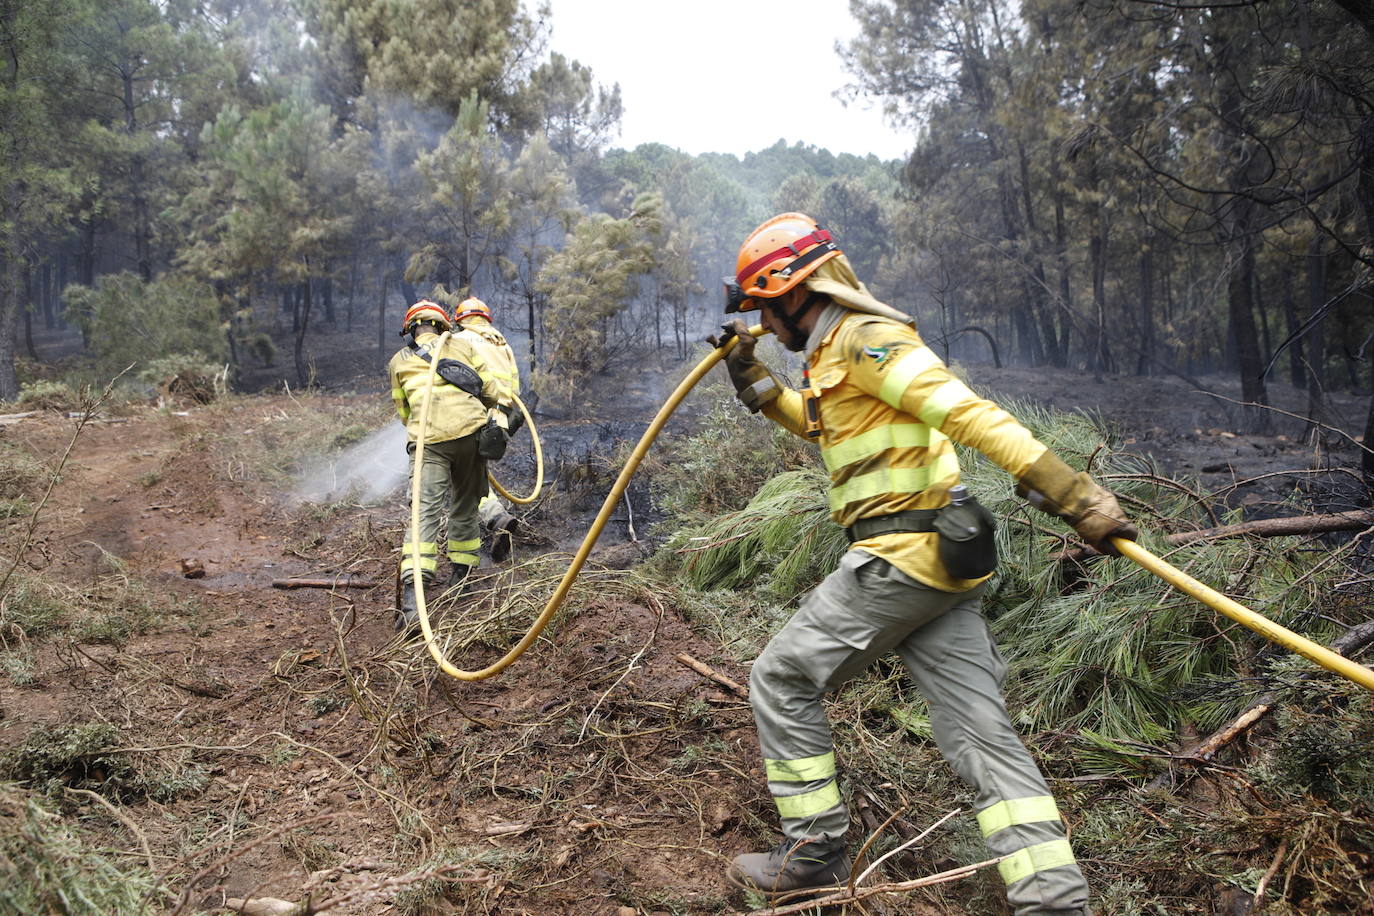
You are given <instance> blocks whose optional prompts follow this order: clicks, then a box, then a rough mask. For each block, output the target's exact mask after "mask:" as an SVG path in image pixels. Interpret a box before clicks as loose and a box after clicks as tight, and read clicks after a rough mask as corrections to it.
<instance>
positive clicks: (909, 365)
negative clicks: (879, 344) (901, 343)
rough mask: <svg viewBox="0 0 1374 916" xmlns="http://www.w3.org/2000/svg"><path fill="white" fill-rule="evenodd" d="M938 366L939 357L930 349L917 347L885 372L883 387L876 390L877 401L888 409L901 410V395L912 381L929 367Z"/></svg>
mask: <svg viewBox="0 0 1374 916" xmlns="http://www.w3.org/2000/svg"><path fill="white" fill-rule="evenodd" d="M938 365H940V357H938V356H936V355H935V351H934V350H932V349H930V347H917V348H916V349H915V350H912V351H911V352H910V353H908V354H907V355H906V356H903V357H902V358H901V359H899V360H897V364H896V365H894V366H893V367H892V368H891V369H889V370H887V378H885V379H883V387H882V388H880V389H878V399H879V400H881V401H882V402H883V403H884V404H886V405H887V406H888V407H895V408H897V409H898V410H901V409H902V393H903V392H905V391H906V389H907V386H909V385H910V384H911V381H912V379H914V378H916V376H918V375H920V374H921V373H922V372H925V371H926V370H927V369H929V368H930V367H932V366H938Z"/></svg>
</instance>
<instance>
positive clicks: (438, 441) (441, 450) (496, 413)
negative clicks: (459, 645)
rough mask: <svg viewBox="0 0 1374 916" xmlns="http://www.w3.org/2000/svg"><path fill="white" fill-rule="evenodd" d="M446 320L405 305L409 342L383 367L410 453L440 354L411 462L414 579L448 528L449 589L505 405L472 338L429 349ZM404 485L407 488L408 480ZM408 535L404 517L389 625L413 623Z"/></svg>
mask: <svg viewBox="0 0 1374 916" xmlns="http://www.w3.org/2000/svg"><path fill="white" fill-rule="evenodd" d="M451 327H452V325H451V324H450V322H449V318H448V313H447V312H446V311H444V309H443V308H442V307H441V306H439V305H438V304H437V303H434V302H431V301H429V300H428V299H421V300H420V301H419V302H417V303H415V304H414V305H413V306H411V307H410V309H409V310H408V311H407V312H406V315H405V320H404V321H403V323H402V326H401V334H402V335H409V336H410V343H409V345H407V346H405V347H402V348H401V349H400V350H398V351H397V352H396V355H395V356H393V357H392V358H391V362H390V364H388V366H387V372H388V374H389V375H390V378H391V397H392V400H394V401H395V402H396V412H397V413H398V414H400V416H401V422H403V423H405V425H406V437H407V443H406V450H407V451H408V452H409V453H410V454H411V455H414V454H415V442H416V439H417V438H418V437H419V435H420V428H419V427H420V414H421V410H422V408H423V407H424V399H425V392H426V386H427V384H428V378H429V371H430V361H431V360H435V359H437V360H438V361H439V365H438V367H437V370H436V376H435V379H434V389H433V394H432V397H433V401H432V402H431V404H430V408H429V417H428V419H429V428H428V430H427V432H426V435H425V453H424V460H423V463H422V465H421V467H420V468H419V469H418V473H419V474H420V531H419V534H418V537H419V541H420V581H421V583H422V585H428V584H429V583H430V582H432V581H433V580H434V578H435V577H436V575H437V574H438V564H439V557H438V539H439V537H440V536H442V535H443V534H444V533H445V531H447V533H448V545H447V547H448V558H449V560H450V561H451V562H452V564H453V568H452V571H451V572H450V574H449V580H448V581H449V587H450V588H451V587H453V586H456V585H458V584H460V583H461V582H462V581H463V579H465V578H466V577H467V575H468V573H469V572H470V571H471V570H472V568H473V567H474V566H476V565H477V564H478V561H479V556H478V550H479V548H480V547H481V543H482V542H481V530H480V526H479V522H478V518H477V502H478V500H480V499H481V498H482V495H483V494H484V493H486V492H487V461H489V460H496V459H498V458H500V457H501V456H502V455H503V454H504V453H505V447H506V439H507V432H506V412H507V410H508V409H509V408H510V406H511V404H512V401H511V396H510V389H509V387H508V386H507V385H506V384H505V383H504V382H503V381H502V380H501V379H500V378H499V377H497V376H496V375H495V374H493V373H492V372H491V370H490V369H489V368H488V367H487V365H486V363H485V361H484V360H483V359H482V357H481V355H480V354H479V353H477V351H476V350H475V349H474V348H473V346H472V344H471V343H469V342H468V341H465V340H460V339H458V338H456V337H451V338H449V340H447V341H446V342H445V344H444V347H443V348H442V352H439V353H435V352H434V350H435V345H436V344H437V343H438V342H439V335H440V334H442V333H443V332H444V331H447V330H450V328H451ZM410 472H411V475H412V478H411V479H412V482H413V480H414V477H413V475H414V474H415V473H417V470H416V468H415V466H414V462H413V461H412V462H411V469H410ZM406 492H407V494H410V493H412V492H413V484H412V486H411V487H407V489H406ZM407 517H409V516H407ZM413 536H416V535H415V533H414V532H412V531H411V529H410V525H409V524H407V526H406V534H405V541H404V542H403V543H402V545H401V607H400V609H399V613H398V614H397V615H396V629H397V630H400V631H402V632H409V631H412V630H413V629H414V628H415V627H416V626H417V625H418V624H419V617H418V614H417V612H416V609H415V569H414V563H415V560H414V556H413V552H412V548H411V539H412V537H413Z"/></svg>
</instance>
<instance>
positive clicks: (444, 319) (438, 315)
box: [401, 299, 453, 334]
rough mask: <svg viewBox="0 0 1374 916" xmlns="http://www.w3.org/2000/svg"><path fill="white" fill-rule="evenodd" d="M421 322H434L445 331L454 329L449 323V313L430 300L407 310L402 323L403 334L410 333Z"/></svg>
mask: <svg viewBox="0 0 1374 916" xmlns="http://www.w3.org/2000/svg"><path fill="white" fill-rule="evenodd" d="M421 321H432V322H434V323H435V324H437V325H438V326H439V327H441V328H443V329H444V330H445V331H447V330H449V329H451V328H452V327H453V325H452V324H451V323H449V320H448V312H446V311H444V307H443V306H442V305H440V304H439V303H437V302H431V301H430V300H428V299H421V300H420V301H419V302H417V303H415V304H414V305H412V306H411V307H410V308H409V309H407V310H406V317H405V320H404V321H402V322H401V333H402V334H407V333H409V332H410V329H411V328H412V327H414V326H415V325H417V324H419V323H420V322H421Z"/></svg>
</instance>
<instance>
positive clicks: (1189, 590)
mask: <svg viewBox="0 0 1374 916" xmlns="http://www.w3.org/2000/svg"><path fill="white" fill-rule="evenodd" d="M1112 546H1113V547H1115V548H1116V549H1117V550H1118V551H1119V552H1120V553H1121V555H1122V556H1123V557H1127V558H1129V559H1130V560H1132V561H1133V562H1135V563H1136V564H1138V565H1139V566H1141V567H1143V568H1144V569H1145V570H1147V571H1149V572H1151V573H1153V574H1154V575H1156V576H1158V577H1159V578H1161V579H1163V580H1164V581H1165V582H1167V583H1169V584H1170V585H1172V586H1173V587H1174V588H1176V589H1178V590H1179V591H1181V592H1184V593H1185V594H1187V595H1191V596H1192V597H1194V598H1196V599H1197V600H1198V601H1201V602H1202V603H1203V604H1205V605H1207V606H1208V607H1210V608H1211V609H1212V610H1214V611H1216V612H1217V613H1219V614H1223V615H1225V616H1227V617H1230V618H1231V619H1232V620H1234V621H1235V622H1236V623H1239V624H1241V625H1242V626H1246V627H1249V628H1250V629H1252V630H1254V631H1255V632H1256V633H1258V634H1260V635H1261V636H1263V637H1264V638H1265V639H1267V640H1269V641H1270V642H1273V643H1277V644H1278V645H1280V646H1283V647H1284V648H1285V649H1291V650H1292V651H1294V652H1296V653H1298V654H1299V655H1301V656H1303V657H1304V658H1307V659H1310V660H1311V661H1314V662H1316V663H1317V664H1318V665H1321V666H1322V667H1323V668H1325V669H1327V670H1328V671H1334V672H1335V673H1337V674H1339V675H1340V676H1341V677H1343V678H1346V679H1347V680H1350V681H1354V682H1355V683H1356V684H1359V685H1360V686H1361V687H1364V688H1365V689H1366V690H1374V671H1371V670H1369V669H1368V668H1366V667H1365V666H1364V665H1361V664H1358V663H1356V662H1352V661H1351V660H1350V659H1348V658H1346V657H1345V656H1343V655H1337V654H1336V653H1335V652H1332V651H1331V650H1330V649H1328V648H1326V647H1325V646H1323V645H1320V644H1319V643H1315V642H1313V641H1312V640H1310V639H1308V638H1306V637H1305V636H1299V635H1298V634H1297V633H1294V632H1293V631H1292V630H1289V629H1287V628H1286V627H1282V626H1279V625H1278V624H1277V623H1274V621H1272V620H1270V619H1269V618H1268V617H1265V616H1264V615H1262V614H1256V613H1255V612H1254V611H1252V610H1250V609H1249V608H1248V607H1246V606H1245V605H1243V604H1239V603H1237V602H1235V601H1232V600H1231V599H1230V598H1227V597H1226V596H1225V595H1223V594H1221V593H1220V592H1218V591H1216V590H1214V589H1211V588H1208V587H1207V586H1205V585H1203V584H1202V583H1201V582H1199V581H1198V580H1196V579H1194V578H1193V577H1192V576H1190V575H1188V574H1187V573H1185V572H1183V571H1182V570H1180V569H1178V568H1177V567H1174V566H1172V565H1170V564H1168V563H1166V562H1164V561H1163V560H1161V559H1160V558H1159V557H1157V556H1155V555H1154V554H1152V553H1150V551H1148V550H1146V549H1145V548H1144V547H1141V546H1140V545H1139V544H1137V543H1136V542H1135V541H1128V540H1126V539H1125V538H1112Z"/></svg>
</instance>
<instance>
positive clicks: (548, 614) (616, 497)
mask: <svg viewBox="0 0 1374 916" xmlns="http://www.w3.org/2000/svg"><path fill="white" fill-rule="evenodd" d="M749 333H750V334H752V335H754V336H755V337H762V336H763V335H764V334H765V333H767V332H766V331H764V329H763V328H762V327H760V326H755V327H752V328H750V329H749ZM448 337H449V334H448V332H445V333H444V334H443V335H442V336H440V338H439V343H438V344H436V345H435V352H438V350H439V348H441V347H442V346H443V345H444V341H445V340H447V339H448ZM734 345H735V339H734V338H731V339H730V340H729V341H728V342H726V343H725V344H724V345H722V346H720V347H718V348H716V349H714V350H712V351H711V352H710V353H708V354H706V356H705V357H704V358H703V359H702V360H701V362H699V363H697V365H696V368H694V369H693V370H692V371H691V372H689V373H688V374H687V377H686V378H684V379H683V380H682V381H681V382H680V383H679V384H678V386H677V387H676V388H675V389H673V393H672V394H670V395H669V396H668V400H666V401H664V402H663V406H662V407H660V408H659V409H658V413H657V414H655V415H654V418H653V420H652V421H651V422H650V423H649V428H648V429H646V430H644V435H642V436H640V437H639V444H638V445H636V446H635V449H634V451H633V452H631V453H630V458H629V460H628V461H626V462H625V467H623V468H621V470H620V476H618V477H617V478H616V479H615V484H614V486H612V487H611V492H610V493H608V494H606V501H605V502H604V503H602V504H601V511H600V512H598V513H597V516H596V519H595V521H593V522H592V527H591V528H590V529H589V530H588V531H587V535H586V537H584V538H583V539H582V546H581V547H579V548H578V549H577V554H576V555H575V556H574V557H573V560H572V564H571V565H570V566H569V567H568V571H567V572H565V573H564V574H563V580H562V581H561V582H559V583H558V587H557V588H556V589H554V592H553V596H552V597H551V598H549V602H548V604H546V605H545V606H544V610H543V611H541V612H540V614H539V616H538V617H537V618H536V619H535V621H534V623H532V624H530V628H529V630H527V631H526V632H525V635H524V637H523V638H522V639H521V640H520V642H518V643H516V644H515V646H514V647H513V648H512V649H511V650H510V651H509V652H507V653H506V654H505V655H503V656H502V657H501V658H499V659H497V660H496V661H495V662H493V663H491V664H490V665H488V666H487V667H485V668H479V669H478V670H476V671H464V670H462V669H461V668H457V667H455V666H454V665H453V664H451V663H450V662H449V660H448V659H446V658H445V657H444V652H443V650H442V649H440V648H439V646H438V644H437V643H436V642H435V640H434V631H433V629H431V628H430V625H429V613H428V610H427V608H426V607H425V589H424V585H423V577H421V582H420V583H415V584H416V585H417V587H416V588H415V609H416V611H418V612H419V617H420V630H421V632H422V633H423V634H424V637H425V647H426V648H428V649H429V654H430V657H431V658H433V659H434V661H435V663H436V664H438V666H439V670H440V671H442V672H444V673H445V674H447V675H449V676H450V677H454V678H457V679H458V680H460V681H480V680H484V679H486V678H489V677H491V676H492V675H494V674H499V673H500V672H502V671H504V670H505V669H506V668H508V667H509V666H510V664H511V663H512V662H514V661H515V660H516V659H517V658H519V657H520V656H521V655H523V654H524V653H525V650H526V649H528V648H529V647H530V646H531V645H533V643H534V641H535V640H536V639H538V638H539V634H540V633H543V632H544V628H545V627H546V626H548V624H549V621H550V620H552V619H553V615H554V614H555V613H557V611H558V608H559V607H561V606H562V604H563V599H564V598H565V597H567V594H568V591H569V590H570V589H571V588H572V584H573V581H574V580H576V579H577V576H578V574H579V573H580V572H582V566H583V564H585V563H586V562H587V557H588V556H589V555H590V554H591V552H592V548H593V547H594V546H596V540H597V538H599V537H600V536H601V529H603V528H605V527H606V523H607V522H608V521H610V520H611V514H612V513H613V512H614V511H615V505H616V503H618V502H619V501H620V497H621V496H623V495H624V493H625V488H626V487H627V486H629V484H630V478H631V477H633V476H634V473H635V471H636V470H638V469H639V465H640V462H642V461H643V460H644V456H645V455H646V454H647V453H648V451H649V446H651V445H653V443H654V440H655V439H657V438H658V434H659V432H660V431H661V430H662V429H663V427H664V425H665V424H666V423H667V422H668V418H669V417H671V416H672V415H673V411H675V410H677V406H678V405H679V404H681V403H682V399H683V398H685V397H687V393H688V392H689V391H691V390H692V389H693V388H694V387H696V384H697V382H699V381H701V380H702V378H703V377H705V375H706V373H708V372H710V371H711V369H712V368H713V367H714V366H715V364H716V363H718V362H720V360H721V357H723V356H725V354H726V353H729V352H730V350H731V348H733V347H734ZM437 365H438V359H435V360H434V361H433V362H431V363H430V365H429V377H428V379H427V381H426V387H425V400H424V404H422V405H421V407H420V428H419V431H418V435H417V436H416V440H415V464H414V466H413V467H414V468H415V471H414V473H412V474H411V477H412V480H411V488H410V530H411V539H410V545H409V546H410V556H411V563H412V564H414V567H415V575H416V576H419V575H420V474H419V468H420V460H421V459H422V458H423V457H424V453H425V433H426V431H427V430H428V429H429V405H430V401H431V400H433V394H434V376H435V367H436V366H437ZM520 409H521V410H524V405H521V408H520ZM526 417H527V418H528V414H526ZM531 431H533V430H531Z"/></svg>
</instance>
